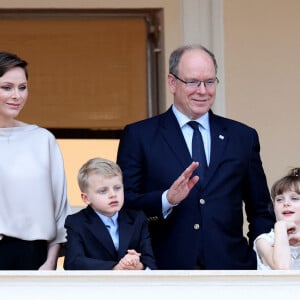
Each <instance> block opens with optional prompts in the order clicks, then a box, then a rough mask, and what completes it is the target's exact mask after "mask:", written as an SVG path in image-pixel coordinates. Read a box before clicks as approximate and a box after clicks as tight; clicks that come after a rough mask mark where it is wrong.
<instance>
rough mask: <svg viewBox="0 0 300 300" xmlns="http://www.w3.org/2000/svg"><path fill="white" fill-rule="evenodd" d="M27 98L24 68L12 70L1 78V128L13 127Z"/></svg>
mask: <svg viewBox="0 0 300 300" xmlns="http://www.w3.org/2000/svg"><path fill="white" fill-rule="evenodd" d="M27 97H28V90H27V79H26V76H25V71H24V70H23V69H22V68H20V67H16V68H12V69H10V70H8V71H7V72H6V73H5V74H4V75H3V76H2V77H0V126H2V127H6V126H7V127H10V126H13V120H14V119H15V118H16V117H17V116H18V114H19V113H20V111H21V110H22V108H23V107H24V104H25V102H26V100H27Z"/></svg>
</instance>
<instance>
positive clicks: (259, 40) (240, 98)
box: [0, 0, 300, 205]
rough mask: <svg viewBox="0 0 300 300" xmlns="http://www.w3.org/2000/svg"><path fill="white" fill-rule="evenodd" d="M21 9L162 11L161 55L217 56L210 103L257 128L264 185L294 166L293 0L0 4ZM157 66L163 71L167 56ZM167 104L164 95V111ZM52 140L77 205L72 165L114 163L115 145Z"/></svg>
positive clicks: (15, 0)
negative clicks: (194, 52)
mask: <svg viewBox="0 0 300 300" xmlns="http://www.w3.org/2000/svg"><path fill="white" fill-rule="evenodd" d="M23 7H26V8H151V7H155V8H158V7H161V8H163V9H164V37H165V42H164V47H165V57H166V58H168V56H169V54H170V52H171V51H172V49H174V48H175V47H177V46H178V45H180V44H181V43H183V42H189V43H191V42H200V43H203V44H205V45H207V46H208V47H209V48H211V49H212V50H213V51H214V52H215V53H216V54H217V58H218V60H219V64H220V65H221V68H220V74H219V77H220V78H222V83H221V84H220V85H219V87H218V88H219V95H218V98H217V101H218V104H220V103H221V108H218V107H216V111H217V112H218V113H224V114H225V115H226V116H228V117H231V118H234V119H237V120H240V121H242V122H245V123H247V124H249V125H251V126H254V127H255V128H256V129H257V130H258V132H259V135H260V141H261V154H262V159H263V164H264V167H265V170H266V174H267V177H268V181H269V184H271V183H273V181H274V180H275V179H277V178H278V177H279V176H282V175H283V174H285V173H286V172H287V170H288V169H289V168H290V167H293V166H298V165H300V162H299V159H298V152H299V150H298V146H299V143H300V142H299V139H298V132H297V131H298V130H297V129H298V127H299V125H298V119H299V117H298V111H299V104H298V103H299V99H298V93H297V87H298V85H299V78H300V76H299V75H300V74H299V73H300V62H299V60H298V59H297V58H298V57H297V54H298V53H300V38H299V34H298V29H299V28H300V2H299V1H298V0H285V1H280V0H251V1H249V0H169V1H167V0H165V1H164V0H119V1H117V0H64V1H61V0H52V1H43V0H27V1H26V2H25V1H23V0H0V8H23ZM209 14H210V15H211V16H212V18H210V17H208V15H209ZM223 19H224V24H223ZM223 25H224V27H223ZM210 26H211V27H210ZM216 27H217V31H218V30H219V29H218V28H219V27H220V28H221V30H220V32H219V34H214V33H215V31H214V29H215V28H216ZM223 35H224V37H223ZM223 38H224V41H222V39H223ZM223 42H224V48H223V44H222V43H223ZM223 64H224V68H223ZM164 67H165V69H167V59H166V60H165V66H164ZM223 91H224V94H225V97H223V96H222V93H223ZM220 94H221V98H220ZM171 101H172V100H171V97H170V94H169V93H168V91H167V93H166V102H165V103H164V105H165V107H167V106H168V105H169V104H170V103H171ZM223 106H224V108H223ZM59 142H60V144H61V147H62V151H63V154H64V157H65V160H66V172H67V179H68V185H69V193H70V199H71V200H72V203H73V202H75V203H76V205H78V204H77V200H76V199H78V190H77V183H76V180H75V178H76V173H77V170H78V168H79V166H80V165H81V164H82V163H83V162H84V161H85V160H86V159H88V158H90V157H91V156H96V155H102V156H105V157H107V158H111V159H114V158H115V155H116V149H117V143H118V141H103V142H102V141H101V142H99V145H93V146H90V145H89V143H90V142H89V141H86V143H84V142H83V141H80V140H79V141H71V140H68V141H64V140H61V141H59ZM110 142H112V145H111V146H109V147H111V148H109V150H107V143H110ZM78 149H80V150H79V151H78ZM91 149H92V150H93V153H91V152H90V151H91Z"/></svg>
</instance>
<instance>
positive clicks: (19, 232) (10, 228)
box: [0, 125, 70, 244]
mask: <svg viewBox="0 0 300 300" xmlns="http://www.w3.org/2000/svg"><path fill="white" fill-rule="evenodd" d="M68 214H70V207H69V204H68V201H67V189H66V179H65V172H64V165H63V158H62V155H61V152H60V149H59V146H58V144H57V142H56V139H55V137H54V136H53V135H52V133H50V132H49V131H48V130H46V129H44V128H41V127H38V126H36V125H25V126H20V127H12V128H0V234H2V235H7V236H11V237H16V238H20V239H23V240H38V239H42V240H47V241H48V242H49V243H50V244H55V243H62V242H65V241H66V232H65V229H64V222H65V218H66V216H67V215H68Z"/></svg>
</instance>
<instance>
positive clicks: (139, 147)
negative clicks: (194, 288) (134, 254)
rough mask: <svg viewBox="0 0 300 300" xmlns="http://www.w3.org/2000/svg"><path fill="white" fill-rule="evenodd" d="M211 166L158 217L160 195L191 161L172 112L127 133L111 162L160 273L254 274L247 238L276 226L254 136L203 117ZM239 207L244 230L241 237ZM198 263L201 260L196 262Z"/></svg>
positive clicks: (241, 126)
mask: <svg viewBox="0 0 300 300" xmlns="http://www.w3.org/2000/svg"><path fill="white" fill-rule="evenodd" d="M209 122H210V134H211V156H210V165H209V168H208V171H207V173H206V177H205V179H204V180H203V181H201V180H200V181H199V182H198V183H197V185H196V186H195V187H194V188H193V189H192V191H191V192H190V194H189V195H188V197H187V198H186V199H185V200H183V201H182V202H181V203H180V204H179V205H177V206H176V207H174V208H173V211H172V212H171V213H170V215H169V216H168V218H167V219H166V220H163V218H162V204H161V197H162V193H163V192H164V191H165V190H167V189H168V188H170V186H171V185H172V183H173V182H174V181H175V180H176V179H177V178H178V176H179V175H180V174H181V173H182V172H183V171H184V170H185V168H186V167H188V166H189V165H190V164H191V162H192V159H191V156H190V153H189V151H188V148H187V145H186V142H185V140H184V137H183V134H182V131H181V129H180V127H179V124H178V122H177V119H176V117H175V115H174V113H173V111H172V109H169V110H168V111H167V112H165V113H163V114H161V115H158V116H155V117H153V118H150V119H146V120H143V121H140V122H137V123H134V124H131V125H128V126H126V127H125V129H124V132H123V136H122V137H121V140H120V146H119V150H118V158H117V162H118V164H119V165H120V167H121V169H122V171H123V180H124V187H125V207H130V208H135V209H143V210H144V211H145V213H146V215H147V216H148V217H152V220H153V221H152V222H150V224H149V228H150V234H151V238H152V242H153V251H154V255H155V258H156V262H157V266H158V268H159V269H194V268H196V266H197V260H198V258H199V259H200V264H202V265H203V267H204V268H206V269H256V258H255V253H254V251H253V249H252V243H253V240H254V239H255V238H256V237H257V235H259V234H261V233H263V232H269V231H270V229H271V228H272V227H273V224H274V215H273V214H272V213H271V212H270V205H271V199H270V195H269V191H268V186H267V182H266V177H265V174H264V171H263V168H262V163H261V159H260V155H259V150H260V146H259V140H258V135H257V133H256V131H255V130H254V129H253V128H250V127H248V126H246V125H244V124H242V123H239V122H236V121H233V120H230V119H227V118H223V117H220V116H217V115H215V114H213V113H212V112H211V111H210V112H209ZM243 202H244V203H245V208H246V212H247V220H248V222H249V224H250V227H249V233H248V237H249V240H250V244H248V241H247V239H246V238H245V237H244V236H243ZM198 263H199V261H198Z"/></svg>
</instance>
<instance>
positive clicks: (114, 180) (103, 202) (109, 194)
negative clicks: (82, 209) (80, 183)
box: [81, 174, 124, 217]
mask: <svg viewBox="0 0 300 300" xmlns="http://www.w3.org/2000/svg"><path fill="white" fill-rule="evenodd" d="M88 180H89V184H88V188H87V191H86V193H81V198H82V200H83V202H84V203H86V204H87V205H90V206H91V207H93V208H94V209H95V210H96V211H98V212H99V213H101V214H103V215H105V216H107V217H111V216H113V215H114V214H115V213H116V212H118V211H119V210H120V209H121V208H122V206H123V203H124V191H123V183H122V177H121V176H113V177H110V178H107V177H103V176H102V175H99V174H91V175H90V176H89V179H88Z"/></svg>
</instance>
